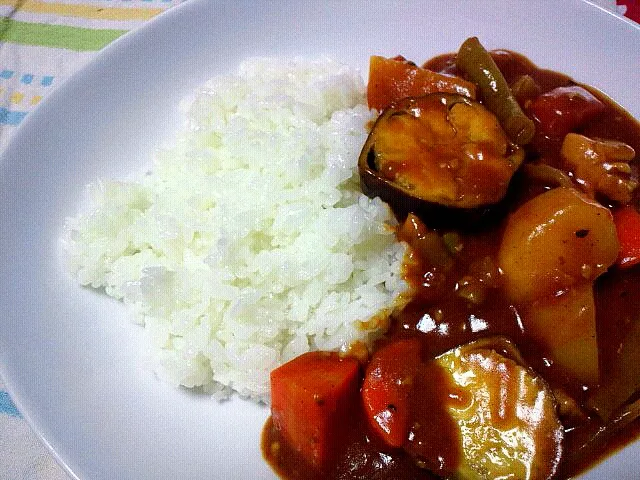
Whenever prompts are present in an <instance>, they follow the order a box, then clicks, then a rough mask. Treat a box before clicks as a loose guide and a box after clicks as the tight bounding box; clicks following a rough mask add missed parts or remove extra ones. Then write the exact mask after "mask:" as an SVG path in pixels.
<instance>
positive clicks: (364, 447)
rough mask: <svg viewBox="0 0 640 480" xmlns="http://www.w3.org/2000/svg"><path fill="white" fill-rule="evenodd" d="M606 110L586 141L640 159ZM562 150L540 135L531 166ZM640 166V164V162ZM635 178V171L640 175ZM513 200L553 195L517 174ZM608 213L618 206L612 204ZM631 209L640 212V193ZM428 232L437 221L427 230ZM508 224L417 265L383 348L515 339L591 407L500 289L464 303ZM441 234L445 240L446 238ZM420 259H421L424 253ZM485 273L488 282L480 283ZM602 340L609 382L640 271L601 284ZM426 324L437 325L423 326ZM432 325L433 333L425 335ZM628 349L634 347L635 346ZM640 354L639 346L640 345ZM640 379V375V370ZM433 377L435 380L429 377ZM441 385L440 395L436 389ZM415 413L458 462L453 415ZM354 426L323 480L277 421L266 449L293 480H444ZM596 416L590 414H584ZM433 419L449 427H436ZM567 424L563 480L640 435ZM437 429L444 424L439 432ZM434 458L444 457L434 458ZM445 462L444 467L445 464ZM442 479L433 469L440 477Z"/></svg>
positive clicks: (637, 144) (547, 74) (430, 406)
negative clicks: (615, 143)
mask: <svg viewBox="0 0 640 480" xmlns="http://www.w3.org/2000/svg"><path fill="white" fill-rule="evenodd" d="M492 56H493V57H494V60H495V61H496V63H497V64H498V66H499V68H500V70H501V71H502V73H503V75H504V76H505V78H506V80H507V82H508V83H509V84H511V83H512V82H513V81H515V79H517V78H518V77H520V76H521V75H524V74H527V75H529V76H531V77H532V78H533V79H534V80H535V81H536V83H537V84H538V85H539V86H540V87H541V89H542V92H541V93H544V92H547V91H550V90H552V89H554V88H556V87H560V86H568V85H573V84H575V83H574V82H573V81H572V80H571V79H570V78H569V77H567V76H566V75H563V74H560V73H556V72H552V71H549V70H543V69H539V68H537V67H536V66H535V65H533V64H532V63H531V62H530V61H529V60H528V59H526V58H525V57H523V56H521V55H519V54H515V53H512V52H508V51H497V52H492ZM425 67H426V68H428V69H431V70H434V71H437V72H442V73H449V74H456V73H457V72H456V68H455V56H454V55H452V54H447V55H442V56H439V57H436V58H434V59H432V60H430V61H428V62H427V63H426V64H425ZM589 91H590V92H592V93H593V94H594V95H595V96H596V97H597V98H598V99H599V100H601V101H602V102H603V103H604V104H605V105H606V109H605V111H604V112H603V113H602V114H600V115H598V116H597V117H596V118H595V119H593V120H591V121H589V122H588V123H587V124H586V125H584V126H583V127H582V128H581V129H580V131H579V132H578V133H582V134H584V135H586V136H589V137H600V138H606V139H612V140H619V141H622V142H625V143H627V144H628V145H630V146H631V147H633V148H634V149H635V151H636V152H640V124H639V123H638V122H637V121H635V120H634V119H633V118H632V117H631V116H630V115H629V114H628V113H627V112H625V111H623V110H622V109H621V108H620V107H619V106H617V105H616V104H615V103H614V102H612V101H611V100H610V99H608V98H606V97H605V96H604V95H603V94H601V93H599V92H597V91H595V90H594V89H591V88H589ZM559 150H560V141H558V140H553V139H549V138H546V137H544V136H541V135H537V136H536V138H535V139H534V141H533V142H532V144H531V145H529V146H528V147H527V161H532V160H536V159H538V158H540V157H544V161H545V162H546V163H548V164H550V165H552V166H560V163H561V158H560V154H559ZM637 161H638V160H637V158H636V159H635V160H634V162H637ZM633 168H634V169H635V168H636V167H635V166H633ZM511 183H512V185H511V187H510V192H509V193H508V198H507V201H508V205H509V206H508V209H509V210H511V211H513V210H515V209H516V208H517V207H518V206H519V205H521V204H522V203H524V202H525V201H526V200H528V199H530V198H532V197H533V196H535V195H537V194H539V193H541V192H542V191H544V190H546V189H547V188H548V187H549V186H548V185H545V184H544V183H539V182H538V181H535V180H531V179H528V178H526V177H525V176H523V175H520V174H516V176H515V177H514V178H513V180H512V182H511ZM602 203H603V205H605V206H608V207H613V208H615V206H613V205H609V204H607V203H606V202H605V201H603V202H602ZM631 203H632V205H635V206H636V208H637V206H638V205H639V204H640V189H637V190H636V191H635V194H634V197H633V200H632V202H631ZM425 223H427V225H428V222H425ZM504 224H505V222H504V218H503V219H502V220H500V221H498V222H496V223H495V224H492V225H488V226H486V227H485V228H483V229H482V230H478V231H473V232H466V233H465V232H456V235H457V237H456V240H457V241H458V242H459V243H460V244H461V245H462V249H461V250H460V251H459V252H458V253H457V255H456V262H455V264H454V266H453V267H452V268H448V269H446V271H444V270H443V269H441V268H438V267H437V266H433V265H432V264H431V262H429V261H427V260H426V259H424V258H416V259H414V260H416V261H415V262H414V264H413V265H412V266H411V267H408V268H407V272H406V273H407V279H408V281H409V282H410V283H411V284H412V285H413V286H414V288H415V289H416V291H417V293H416V295H415V296H414V298H413V299H412V300H411V301H410V303H409V304H408V305H407V306H406V307H405V308H404V309H403V310H402V311H401V312H399V313H397V314H395V315H394V317H393V318H392V322H391V328H390V330H389V331H388V333H387V334H386V336H385V339H383V340H382V342H386V341H389V340H390V339H395V338H398V337H417V338H419V339H420V341H421V343H422V355H423V359H429V358H433V357H435V356H437V355H439V354H442V353H443V352H445V351H447V350H450V349H452V348H454V347H456V346H458V345H461V344H465V343H468V342H470V341H473V340H477V339H479V338H484V337H488V336H493V335H501V336H505V337H508V338H509V339H510V340H511V341H512V342H513V343H514V344H515V345H516V346H517V348H518V349H519V351H520V353H521V355H522V357H523V358H524V360H525V362H526V363H527V364H528V365H529V366H530V367H532V368H533V369H534V370H535V371H536V372H538V373H539V374H540V375H541V376H542V377H543V378H544V379H545V380H546V381H547V382H548V384H549V385H550V387H551V388H552V389H553V390H556V389H560V390H562V391H564V392H566V394H568V396H569V397H570V398H571V399H572V400H573V401H574V402H575V403H577V405H579V406H581V407H583V406H585V404H586V401H587V399H588V397H589V396H590V395H591V394H592V393H593V391H594V390H596V389H597V388H598V387H599V386H588V385H583V384H582V383H581V382H576V381H575V380H574V379H573V378H571V377H570V376H569V375H567V374H566V372H563V371H562V370H561V369H560V368H558V367H557V366H556V365H555V364H554V363H553V361H550V359H549V357H548V355H547V354H546V352H545V351H544V348H543V347H542V346H540V345H538V344H537V343H536V342H535V341H534V340H532V339H531V338H530V337H529V336H528V334H527V331H526V330H525V329H524V327H523V325H522V322H521V318H520V315H519V312H518V309H517V308H516V307H515V306H514V305H513V304H511V303H510V302H508V301H507V300H506V299H505V297H504V295H502V294H501V292H500V290H499V288H493V287H492V286H491V285H490V283H491V282H490V281H489V282H485V283H486V284H485V285H483V288H482V289H481V290H480V291H481V292H482V295H483V298H482V301H469V299H468V298H464V296H461V295H460V294H459V291H458V290H459V289H460V288H462V287H461V285H463V284H461V279H463V278H468V277H469V276H470V275H469V274H470V272H472V273H473V272H475V274H472V275H471V277H474V278H478V277H479V276H481V275H485V276H486V275H490V270H491V268H492V265H493V264H494V263H495V258H496V255H497V251H498V249H499V246H500V241H501V238H502V230H503V229H504ZM438 233H441V234H443V233H446V232H444V231H442V232H438ZM413 255H414V256H415V255H418V254H417V253H416V252H414V253H413ZM478 273H479V274H480V275H478ZM594 295H595V305H596V322H597V336H598V337H597V338H598V349H599V362H600V371H601V379H602V381H606V379H607V375H608V374H609V373H610V372H615V371H616V369H618V368H619V366H618V365H619V355H620V351H621V348H620V347H621V345H622V343H623V341H624V338H625V337H626V335H627V332H628V331H629V329H630V325H632V324H633V322H637V321H639V317H640V268H637V267H636V268H631V269H628V270H620V269H618V268H616V267H612V268H611V269H610V270H609V271H608V272H607V273H605V274H604V275H602V276H600V277H599V278H598V279H597V280H596V281H595V284H594ZM425 318H427V319H428V320H429V322H424V321H423V319H425ZM427 324H428V326H426V325H427ZM627 348H628V347H627ZM636 348H637V349H640V345H637V347H636ZM638 371H639V372H640V367H638ZM428 377H429V381H430V382H432V383H431V390H432V391H433V390H435V391H442V392H446V391H448V390H450V388H451V386H450V385H447V384H446V379H444V378H441V376H439V375H438V374H437V373H434V374H433V375H429V376H428ZM425 378H426V377H425ZM434 384H436V385H438V386H439V388H435V389H434V388H433V385H434ZM419 401H420V402H421V405H418V406H416V407H418V408H417V409H416V410H418V411H424V412H429V415H428V418H429V419H430V420H429V421H430V425H429V427H430V428H429V429H428V430H429V431H430V432H431V438H428V437H427V438H424V439H422V440H423V444H424V445H429V446H430V448H431V449H432V450H433V451H432V452H431V453H430V455H431V456H433V457H434V458H438V457H442V458H443V459H449V460H447V461H451V458H453V462H454V463H455V456H456V455H458V452H457V451H456V447H455V446H454V445H456V442H457V441H456V434H457V433H456V430H455V428H454V427H455V426H453V425H450V421H449V420H448V419H449V417H448V415H446V414H443V415H434V414H433V412H437V411H438V410H439V409H441V408H442V402H441V401H440V399H439V398H437V396H435V397H432V396H422V398H421V399H420V400H419ZM356 410H357V413H355V414H354V415H353V416H352V418H348V419H345V425H344V436H343V442H342V445H341V446H340V448H337V452H338V453H337V456H336V459H335V461H334V462H333V464H332V467H331V469H330V471H324V472H316V471H313V470H312V469H310V468H309V467H308V466H307V465H305V463H304V462H303V461H302V460H301V458H300V457H299V455H298V454H297V453H296V452H295V451H294V450H293V449H291V448H290V447H288V446H287V443H286V442H285V441H284V440H283V439H282V437H281V436H280V434H279V432H278V431H277V430H276V429H275V428H274V427H273V424H272V422H271V420H269V421H268V422H267V424H266V425H265V428H264V431H263V438H262V448H263V453H264V456H265V458H266V460H267V461H268V462H269V464H270V465H271V466H272V467H273V468H274V470H275V471H276V472H277V473H278V474H279V475H280V476H281V477H282V478H285V479H302V478H304V479H306V480H314V479H321V478H334V479H345V480H346V479H381V480H382V479H418V478H424V479H437V478H441V477H439V476H437V475H435V474H433V473H431V472H429V471H428V470H425V469H424V468H420V467H419V466H417V465H416V463H415V462H414V459H413V458H412V457H411V456H410V455H409V454H407V453H406V452H405V451H404V450H400V449H390V448H389V447H387V446H385V445H384V443H383V442H382V441H380V440H379V439H377V438H376V436H375V435H374V434H372V433H371V432H370V429H369V426H368V423H367V420H366V419H365V418H364V413H363V411H362V409H356ZM582 411H584V412H588V409H584V410H582ZM434 419H436V420H437V419H440V420H439V421H436V420H434ZM561 420H562V423H563V425H564V431H565V433H564V440H563V455H562V459H561V462H560V466H559V471H558V472H557V474H556V476H555V477H554V478H570V477H572V476H574V475H576V474H578V473H579V472H581V471H584V470H586V469H587V468H589V467H591V466H593V465H594V464H596V463H597V462H599V461H600V460H602V459H603V458H605V457H606V456H607V455H609V454H611V453H612V452H614V451H615V450H616V449H618V448H620V447H621V446H623V445H625V444H627V443H628V442H630V441H632V440H633V439H634V438H636V437H637V436H638V435H639V434H640V421H634V422H632V423H631V424H629V425H626V426H625V427H624V428H623V429H618V428H616V427H615V426H613V427H612V426H610V425H607V424H605V422H604V421H603V420H601V419H600V418H599V417H598V416H597V415H595V414H586V415H584V416H576V417H573V416H570V417H561ZM434 421H436V424H434ZM434 449H435V450H434ZM443 461H444V460H443ZM432 470H433V469H432Z"/></svg>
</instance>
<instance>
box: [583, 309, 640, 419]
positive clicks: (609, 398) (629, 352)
mask: <svg viewBox="0 0 640 480" xmlns="http://www.w3.org/2000/svg"><path fill="white" fill-rule="evenodd" d="M638 344H640V318H636V319H635V321H634V322H632V324H631V325H630V328H629V331H628V332H627V334H626V335H625V338H624V340H623V341H622V343H621V344H620V347H619V352H620V356H619V363H618V364H617V365H616V367H617V369H616V371H609V372H607V378H606V380H605V381H604V382H603V385H602V386H601V387H600V389H599V390H598V391H597V392H596V393H595V394H594V395H592V396H591V398H590V399H589V402H588V405H589V406H590V407H591V408H593V409H594V410H596V411H597V412H598V414H599V415H600V416H601V417H602V418H603V419H605V420H609V419H610V418H611V417H612V415H613V414H614V413H615V412H616V411H617V410H619V409H620V407H622V406H623V405H624V404H625V402H627V401H628V400H629V399H630V398H631V396H632V395H633V394H634V393H635V392H637V391H638V390H639V389H640V350H638V348H637V346H638Z"/></svg>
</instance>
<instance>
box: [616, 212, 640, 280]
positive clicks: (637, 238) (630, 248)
mask: <svg viewBox="0 0 640 480" xmlns="http://www.w3.org/2000/svg"><path fill="white" fill-rule="evenodd" d="M613 219H614V221H615V224H616V231H617V232H618V241H619V242H620V253H619V254H618V261H617V263H618V265H619V266H620V267H622V268H628V267H632V266H634V265H637V264H638V263H640V213H638V211H637V210H636V209H635V207H632V206H627V207H624V208H621V209H620V210H618V211H616V212H615V214H614V215H613Z"/></svg>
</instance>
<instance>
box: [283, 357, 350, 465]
mask: <svg viewBox="0 0 640 480" xmlns="http://www.w3.org/2000/svg"><path fill="white" fill-rule="evenodd" d="M310 372H312V373H310ZM358 372H359V364H358V361H357V360H355V359H353V358H340V357H339V356H338V355H337V354H329V353H324V352H309V353H306V354H304V355H301V356H299V357H297V358H295V359H293V360H291V361H290V362H288V363H285V364H284V365H282V366H280V367H279V368H277V369H275V370H273V371H272V372H271V416H272V418H273V423H274V425H275V428H277V429H278V430H280V431H281V432H282V434H283V436H284V438H285V439H286V440H287V441H288V442H289V444H290V445H291V446H292V447H293V448H294V449H295V450H296V451H298V452H299V453H300V455H301V456H302V458H303V459H304V460H305V461H306V462H307V463H309V465H311V466H313V467H316V468H319V469H323V468H325V467H326V466H327V465H328V464H329V463H330V462H331V460H332V458H333V457H334V456H335V449H336V448H338V446H339V440H340V438H341V434H342V432H341V426H342V425H343V423H344V421H343V419H344V417H345V416H346V415H348V414H349V412H350V410H351V408H352V407H353V405H354V404H355V403H356V400H357V397H358V381H359V379H358Z"/></svg>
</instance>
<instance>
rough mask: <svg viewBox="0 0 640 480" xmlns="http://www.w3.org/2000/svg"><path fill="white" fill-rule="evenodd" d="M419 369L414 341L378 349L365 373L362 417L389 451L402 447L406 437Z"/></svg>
mask: <svg viewBox="0 0 640 480" xmlns="http://www.w3.org/2000/svg"><path fill="white" fill-rule="evenodd" d="M420 366H421V359H420V341H419V340H418V339H416V338H414V339H406V340H399V341H396V342H393V343H390V344H388V345H386V346H384V347H382V348H381V349H380V350H378V351H377V352H376V353H375V355H374V356H373V358H372V359H371V362H370V363H369V365H368V367H367V371H366V372H365V376H364V383H363V384H362V399H363V402H364V408H365V414H366V416H367V420H368V421H369V423H370V425H371V428H372V430H373V431H374V432H376V433H377V434H378V435H379V436H380V437H381V438H382V440H383V441H384V442H385V443H386V444H387V445H389V446H390V447H402V446H403V445H404V443H405V442H406V441H407V438H408V436H409V427H410V423H409V421H410V420H411V416H410V414H411V398H410V396H411V394H412V391H413V388H414V385H415V381H416V380H415V377H416V375H418V371H419V369H420Z"/></svg>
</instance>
